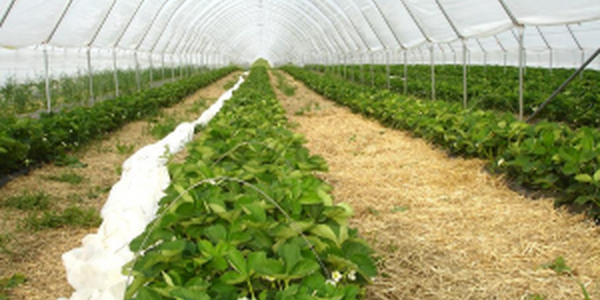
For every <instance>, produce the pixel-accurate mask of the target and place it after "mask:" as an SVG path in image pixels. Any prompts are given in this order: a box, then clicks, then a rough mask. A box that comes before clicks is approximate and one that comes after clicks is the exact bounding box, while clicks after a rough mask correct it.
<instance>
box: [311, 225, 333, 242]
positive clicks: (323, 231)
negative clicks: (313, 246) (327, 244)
mask: <svg viewBox="0 0 600 300" xmlns="http://www.w3.org/2000/svg"><path fill="white" fill-rule="evenodd" d="M310 232H311V233H312V234H314V235H316V236H319V237H322V238H325V239H328V240H330V241H332V242H334V243H336V244H337V245H338V246H339V245H340V243H338V239H337V236H336V235H335V232H334V231H333V229H331V227H329V226H328V225H324V224H321V225H317V226H315V228H313V229H312V230H311V231H310Z"/></svg>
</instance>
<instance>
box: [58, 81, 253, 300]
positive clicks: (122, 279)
mask: <svg viewBox="0 0 600 300" xmlns="http://www.w3.org/2000/svg"><path fill="white" fill-rule="evenodd" d="M243 81H244V80H243V77H240V79H239V81H238V82H237V84H236V85H235V86H234V87H233V88H232V89H230V90H229V91H227V92H226V93H225V94H223V95H222V96H221V97H220V98H219V99H218V100H217V102H216V103H214V104H213V105H212V106H211V107H210V108H209V109H208V110H206V111H205V112H204V113H203V114H202V115H201V116H200V118H199V119H198V120H196V121H195V122H193V123H187V122H186V123H182V124H180V125H179V126H178V127H177V128H176V129H175V131H173V132H172V133H170V134H169V135H168V136H166V137H165V138H164V139H162V140H161V141H159V142H157V143H155V144H151V145H148V146H146V147H144V148H142V149H140V150H139V151H137V152H136V153H135V154H134V155H132V156H131V157H130V158H129V159H127V161H125V163H123V173H122V175H121V179H120V180H119V182H117V183H116V184H115V185H114V186H113V187H112V189H111V191H110V194H109V198H108V200H107V202H106V204H105V205H104V207H103V209H102V211H101V215H102V218H103V222H102V225H100V228H99V229H98V232H97V233H95V234H90V235H87V236H86V237H85V238H84V239H83V241H82V243H83V245H82V246H81V247H80V248H76V249H73V250H71V251H69V252H66V253H64V254H63V256H62V258H63V263H64V265H65V268H66V270H67V279H68V281H69V284H71V286H72V287H73V288H74V289H75V292H74V293H73V295H72V296H71V298H70V299H71V300H122V299H123V296H124V293H125V288H126V284H127V277H126V276H124V275H123V274H122V267H123V266H124V265H125V264H126V263H128V262H130V261H131V260H132V259H133V258H134V254H133V253H132V252H131V251H130V250H129V243H130V242H131V240H133V238H135V237H137V236H138V235H140V234H141V233H142V232H143V231H144V229H145V228H146V226H147V225H148V224H149V223H150V222H151V221H152V220H154V219H155V217H156V211H157V209H158V202H159V200H160V199H161V198H162V197H163V196H164V193H163V191H164V190H165V189H166V188H167V187H168V186H169V184H170V181H171V180H170V177H169V173H168V171H167V167H166V163H167V158H166V157H167V156H168V155H172V154H176V153H177V152H179V151H181V150H182V148H183V147H184V146H185V144H186V143H188V142H189V141H191V140H192V138H193V136H194V128H195V127H196V126H198V125H202V126H205V125H207V124H208V122H209V121H210V120H211V119H212V118H213V117H214V116H215V115H216V114H217V113H218V112H219V110H220V109H221V107H222V106H223V103H224V102H225V101H226V100H228V99H230V98H231V96H232V94H233V91H234V90H236V89H237V88H238V87H239V86H240V85H241V84H242V82H243ZM62 299H64V298H62Z"/></svg>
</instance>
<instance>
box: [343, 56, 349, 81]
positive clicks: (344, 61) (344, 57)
mask: <svg viewBox="0 0 600 300" xmlns="http://www.w3.org/2000/svg"><path fill="white" fill-rule="evenodd" d="M342 62H343V64H344V73H343V74H344V79H348V61H347V60H346V55H345V54H344V55H343V56H342Z"/></svg>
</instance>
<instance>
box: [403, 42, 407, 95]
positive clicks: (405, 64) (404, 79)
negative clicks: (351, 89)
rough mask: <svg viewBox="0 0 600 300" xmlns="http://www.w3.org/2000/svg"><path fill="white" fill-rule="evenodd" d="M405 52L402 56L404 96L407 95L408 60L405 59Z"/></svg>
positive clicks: (405, 51)
mask: <svg viewBox="0 0 600 300" xmlns="http://www.w3.org/2000/svg"><path fill="white" fill-rule="evenodd" d="M407 52H408V51H407V50H404V51H403V54H404V78H403V81H404V96H407V95H408V65H407V64H408V58H407Z"/></svg>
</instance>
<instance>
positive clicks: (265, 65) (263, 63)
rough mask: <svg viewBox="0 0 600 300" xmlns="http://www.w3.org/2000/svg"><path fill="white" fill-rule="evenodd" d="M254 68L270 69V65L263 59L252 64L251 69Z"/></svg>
mask: <svg viewBox="0 0 600 300" xmlns="http://www.w3.org/2000/svg"><path fill="white" fill-rule="evenodd" d="M255 67H260V68H266V69H270V68H271V64H270V63H269V61H268V60H266V59H264V58H259V59H257V60H256V61H255V62H254V63H253V64H252V68H255Z"/></svg>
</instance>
